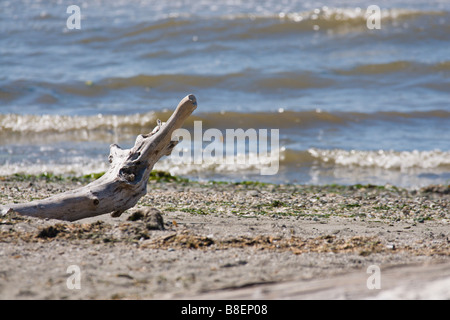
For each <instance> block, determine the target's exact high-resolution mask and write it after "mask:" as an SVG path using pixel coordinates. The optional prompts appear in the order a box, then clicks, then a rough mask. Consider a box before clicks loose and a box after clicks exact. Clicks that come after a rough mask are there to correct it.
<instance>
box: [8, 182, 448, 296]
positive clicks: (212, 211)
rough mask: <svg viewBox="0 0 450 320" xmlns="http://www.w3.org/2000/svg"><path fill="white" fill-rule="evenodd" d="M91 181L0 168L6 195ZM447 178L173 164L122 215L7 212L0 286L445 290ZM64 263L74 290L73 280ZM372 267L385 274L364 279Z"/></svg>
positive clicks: (124, 290)
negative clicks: (255, 176)
mask: <svg viewBox="0 0 450 320" xmlns="http://www.w3.org/2000/svg"><path fill="white" fill-rule="evenodd" d="M89 181H90V180H89V179H88V178H78V179H69V178H60V177H54V176H40V177H36V176H27V177H25V176H9V177H2V178H1V179H0V190H1V194H0V204H2V205H3V204H7V203H12V202H25V201H30V200H33V199H41V198H46V197H48V196H50V195H53V194H56V193H60V192H63V191H66V190H71V189H74V188H77V187H79V186H80V185H84V184H86V183H88V182H89ZM449 190H450V189H449V187H448V186H430V187H426V188H422V189H417V190H406V189H399V188H396V187H394V186H372V185H366V186H363V185H355V186H338V185H330V186H307V185H278V184H263V183H259V182H242V183H228V182H227V183H225V182H194V181H187V180H184V179H179V178H173V177H170V176H169V177H165V178H164V179H158V180H153V181H150V182H149V185H148V193H147V195H146V196H144V197H143V198H141V200H140V201H139V203H138V205H137V206H136V207H135V208H133V209H130V210H128V211H126V212H125V213H123V214H122V216H121V217H119V218H112V217H110V216H109V215H102V216H98V217H92V218H88V219H84V220H80V221H76V222H64V221H57V220H49V219H38V218H30V217H24V216H19V215H17V214H15V213H10V214H8V215H6V216H3V217H1V218H0V298H1V299H316V298H318V299H366V298H368V299H372V298H373V299H376V298H381V299H385V298H387V299H428V298H430V299H449V298H450V291H449V285H448V284H449V281H450V234H449V231H450V230H449V222H450V213H449V200H450V194H449ZM155 209H157V211H156V210H155ZM155 212H159V213H160V215H161V217H162V218H163V224H159V225H158V223H156V222H155V221H153V220H152V215H153V214H154V213H155ZM70 266H76V267H77V268H78V270H79V275H80V278H79V285H80V289H76V288H75V289H71V288H69V287H70V284H69V285H68V281H69V282H70V281H71V280H70V279H73V278H71V276H72V275H73V274H72V272H71V271H70V270H71V269H69V272H68V268H69V267H70ZM373 266H375V267H378V268H379V269H378V270H379V275H380V279H381V284H380V288H372V289H369V285H368V281H369V277H371V276H372V272H371V271H370V270H372V269H373ZM68 279H69V280H68Z"/></svg>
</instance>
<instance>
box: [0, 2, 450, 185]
mask: <svg viewBox="0 0 450 320" xmlns="http://www.w3.org/2000/svg"><path fill="white" fill-rule="evenodd" d="M72 4H76V5H79V7H80V10H81V18H82V20H81V29H80V30H69V29H67V27H66V20H67V18H68V17H69V15H70V14H68V13H66V10H67V7H68V6H69V5H72ZM373 4H376V5H378V6H379V7H380V8H381V29H379V30H377V29H374V30H369V29H368V28H367V25H366V9H367V7H368V6H369V5H373ZM0 33H1V37H0V175H6V174H11V173H19V172H23V173H41V172H43V171H45V172H53V173H55V174H76V175H79V174H85V173H91V172H98V171H104V170H105V169H106V168H107V165H108V163H107V155H108V152H109V144H110V143H119V144H120V145H121V146H122V147H131V146H132V145H133V143H134V139H135V137H136V135H137V134H140V133H145V132H148V131H151V129H152V128H153V127H154V126H155V124H156V120H157V119H161V120H163V121H165V120H167V118H168V117H169V116H170V113H171V110H173V108H174V107H175V106H176V104H177V103H178V102H179V100H180V99H181V98H183V97H184V96H186V95H187V94H189V93H194V94H195V95H196V97H197V99H198V102H199V107H198V109H197V110H196V111H195V113H194V115H193V117H192V118H191V119H189V121H188V122H187V123H186V128H188V129H189V130H190V131H191V132H192V130H193V127H194V121H195V120H201V121H202V128H203V130H207V129H208V128H217V129H219V130H221V131H222V132H224V133H225V131H226V129H233V128H243V129H244V130H247V129H249V128H255V129H271V128H276V129H279V130H280V131H279V133H280V145H279V149H278V150H277V153H276V155H277V157H278V156H279V157H280V170H279V172H278V174H276V175H273V176H261V175H260V174H259V170H258V168H257V166H255V165H253V164H243V165H226V164H223V163H222V164H216V165H212V164H205V163H204V164H185V165H177V164H175V163H174V162H173V159H171V158H170V157H169V158H164V159H162V160H161V161H160V162H159V163H158V164H157V168H159V169H164V170H169V171H171V172H172V173H173V174H179V175H184V176H187V177H190V178H200V179H222V180H242V179H252V180H261V181H269V182H290V183H315V184H328V183H343V184H356V183H372V184H386V183H389V184H394V185H399V186H405V187H416V186H421V185H426V184H431V183H449V182H450V130H449V127H450V59H449V57H450V3H449V2H448V1H421V0H417V1H412V2H407V3H404V2H402V1H396V0H394V1H378V3H373V1H371V2H364V1H339V2H338V1H323V2H304V1H293V0H292V1H275V0H273V1H258V0H251V1H220V2H217V1H212V0H205V1H196V2H189V1H134V0H133V1H124V0H114V1H106V0H105V1H100V0H97V1H79V2H77V3H75V2H74V1H31V0H30V1H2V2H0ZM191 147H192V146H191V145H189V144H186V143H184V144H183V143H182V144H180V145H179V146H178V147H177V148H179V149H188V150H189V149H190V148H191ZM247 149H248V148H247ZM234 156H235V157H239V156H242V155H239V154H236V155H234ZM247 156H251V155H250V154H247Z"/></svg>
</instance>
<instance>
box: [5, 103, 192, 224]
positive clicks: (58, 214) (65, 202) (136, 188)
mask: <svg viewBox="0 0 450 320" xmlns="http://www.w3.org/2000/svg"><path fill="white" fill-rule="evenodd" d="M196 107H197V101H196V98H195V96H194V95H188V96H186V97H185V98H184V99H183V100H181V101H180V103H179V104H178V107H177V108H176V110H175V112H174V113H173V114H172V116H171V117H170V118H169V120H167V122H166V123H161V122H160V121H159V120H158V125H157V126H156V127H155V129H154V130H153V131H152V132H151V133H149V134H145V135H139V136H138V137H137V138H136V142H135V144H134V147H133V148H131V149H127V150H125V149H121V148H120V147H119V146H118V145H116V144H112V145H111V147H110V154H109V162H110V167H109V169H108V171H107V172H106V173H105V174H104V175H103V176H102V177H100V178H99V179H97V180H95V181H93V182H91V183H90V184H88V185H86V186H84V187H81V188H78V189H75V190H73V191H68V192H64V193H61V194H58V195H54V196H52V197H50V198H47V199H43V200H36V201H32V202H29V203H22V204H11V205H6V206H2V207H0V213H2V214H5V213H7V212H9V211H10V210H13V211H15V212H17V213H19V214H22V215H27V216H34V217H40V218H50V219H60V220H68V221H75V220H79V219H83V218H87V217H94V216H98V215H101V214H105V213H111V215H112V216H113V217H118V216H120V215H121V214H122V213H123V212H124V211H125V210H127V209H129V208H132V207H133V206H134V205H135V204H136V203H137V202H138V201H139V199H140V198H141V197H142V196H143V195H145V194H146V193H147V182H148V179H149V177H150V172H151V170H152V168H153V166H154V165H155V163H156V162H157V161H158V160H159V159H160V158H161V157H162V156H164V155H169V154H170V153H171V152H172V149H173V148H174V147H175V145H176V144H177V141H172V133H173V132H174V131H175V130H176V129H178V128H181V126H182V125H183V123H184V121H185V120H186V119H187V118H188V117H189V116H190V115H191V113H192V112H193V111H194V110H195V108H196Z"/></svg>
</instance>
